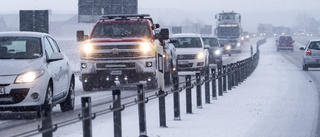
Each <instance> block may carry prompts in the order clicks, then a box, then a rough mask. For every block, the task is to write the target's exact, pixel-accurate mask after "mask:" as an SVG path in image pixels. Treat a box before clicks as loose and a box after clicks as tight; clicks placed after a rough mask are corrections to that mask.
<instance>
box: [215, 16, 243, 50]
mask: <svg viewBox="0 0 320 137" xmlns="http://www.w3.org/2000/svg"><path fill="white" fill-rule="evenodd" d="M215 19H216V20H217V21H216V29H215V35H216V36H217V37H218V39H219V40H222V41H229V44H230V45H231V47H232V50H235V51H238V52H241V41H240V39H241V33H242V28H241V15H240V14H239V13H236V12H234V11H232V12H222V13H218V14H216V15H215Z"/></svg>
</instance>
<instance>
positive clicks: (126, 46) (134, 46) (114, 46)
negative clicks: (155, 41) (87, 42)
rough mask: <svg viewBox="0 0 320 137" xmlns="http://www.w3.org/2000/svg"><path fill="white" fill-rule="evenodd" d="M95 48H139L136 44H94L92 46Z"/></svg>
mask: <svg viewBox="0 0 320 137" xmlns="http://www.w3.org/2000/svg"><path fill="white" fill-rule="evenodd" d="M94 48H95V49H97V50H101V49H114V48H118V49H139V46H138V45H108V46H95V47H94Z"/></svg>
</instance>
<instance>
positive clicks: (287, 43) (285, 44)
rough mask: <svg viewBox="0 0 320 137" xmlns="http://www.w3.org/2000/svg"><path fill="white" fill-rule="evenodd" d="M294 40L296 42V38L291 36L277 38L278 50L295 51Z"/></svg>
mask: <svg viewBox="0 0 320 137" xmlns="http://www.w3.org/2000/svg"><path fill="white" fill-rule="evenodd" d="M293 42H294V40H293V39H292V37H291V36H280V37H279V38H278V39H277V40H276V44H277V45H276V46H277V51H279V50H291V51H292V52H293V51H294V46H293Z"/></svg>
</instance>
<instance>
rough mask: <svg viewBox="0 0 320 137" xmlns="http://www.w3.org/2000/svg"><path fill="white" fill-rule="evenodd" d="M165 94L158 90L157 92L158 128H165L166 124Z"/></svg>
mask: <svg viewBox="0 0 320 137" xmlns="http://www.w3.org/2000/svg"><path fill="white" fill-rule="evenodd" d="M165 96H166V95H165V92H164V91H163V90H162V89H161V88H160V90H159V118H160V127H167V124H166V100H165Z"/></svg>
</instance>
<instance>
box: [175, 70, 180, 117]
mask: <svg viewBox="0 0 320 137" xmlns="http://www.w3.org/2000/svg"><path fill="white" fill-rule="evenodd" d="M173 90H174V91H175V92H174V93H173V110H174V120H181V118H180V93H179V92H180V91H178V92H177V90H179V77H178V76H176V77H173Z"/></svg>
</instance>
